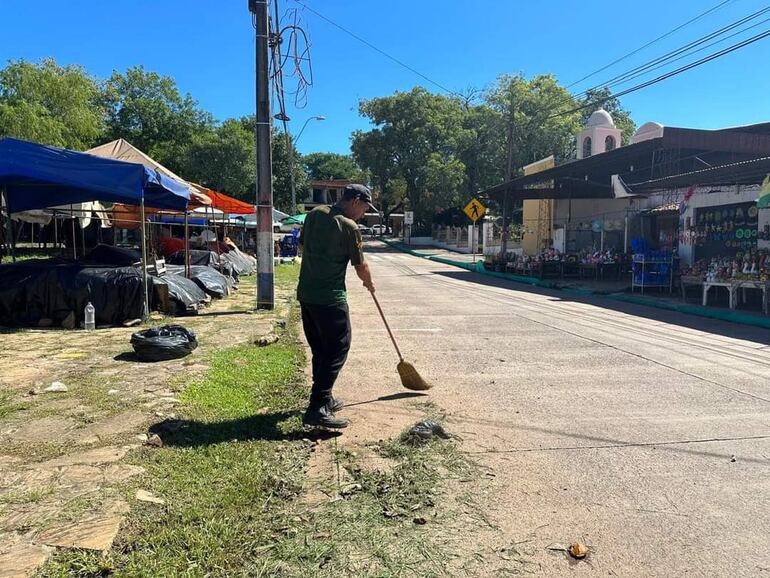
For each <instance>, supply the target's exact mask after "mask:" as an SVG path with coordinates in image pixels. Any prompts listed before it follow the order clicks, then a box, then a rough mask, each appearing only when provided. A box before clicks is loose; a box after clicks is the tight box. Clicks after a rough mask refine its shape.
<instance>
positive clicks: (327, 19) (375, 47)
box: [293, 0, 463, 98]
mask: <svg viewBox="0 0 770 578" xmlns="http://www.w3.org/2000/svg"><path fill="white" fill-rule="evenodd" d="M293 1H294V2H296V3H297V4H299V5H300V6H302V7H303V8H304V9H305V10H308V11H309V12H312V13H313V14H315V15H316V16H318V17H319V18H321V19H322V20H325V21H326V22H328V23H329V24H331V25H332V26H334V27H335V28H338V29H339V30H342V31H343V32H344V33H345V34H347V35H349V36H352V37H353V38H355V39H356V40H358V41H359V42H360V43H362V44H364V45H366V46H368V47H369V48H371V49H372V50H374V51H375V52H378V53H380V54H381V55H382V56H384V57H385V58H387V59H389V60H392V61H393V62H395V63H396V64H398V65H399V66H401V67H402V68H405V69H406V70H408V71H410V72H412V73H413V74H416V75H417V76H419V77H420V78H422V79H423V80H426V81H428V82H430V83H431V84H432V85H434V86H437V87H438V88H440V89H441V90H443V91H444V92H446V93H449V94H451V95H453V96H457V97H460V98H462V97H463V95H462V94H460V93H459V92H457V91H454V90H452V89H450V88H447V87H446V86H444V85H443V84H440V83H439V82H436V81H435V80H433V79H432V78H430V77H429V76H427V75H425V74H423V73H422V72H420V71H419V70H417V69H415V68H413V67H411V66H409V65H408V64H406V63H405V62H403V61H402V60H399V59H398V58H396V57H395V56H393V55H391V54H388V53H387V52H385V51H384V50H382V49H381V48H378V47H377V46H375V45H374V44H372V43H371V42H369V41H368V40H366V39H364V38H362V37H361V36H359V35H358V34H356V33H355V32H353V31H351V30H348V29H347V28H345V27H344V26H342V25H340V24H337V23H336V22H335V21H334V20H332V19H331V18H328V17H326V16H324V15H323V14H321V13H320V12H318V11H317V10H314V9H313V8H311V7H310V6H308V5H307V4H305V3H304V2H302V1H301V0H293Z"/></svg>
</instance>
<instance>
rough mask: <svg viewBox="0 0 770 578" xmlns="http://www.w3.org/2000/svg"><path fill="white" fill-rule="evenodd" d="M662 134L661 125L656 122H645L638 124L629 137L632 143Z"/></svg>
mask: <svg viewBox="0 0 770 578" xmlns="http://www.w3.org/2000/svg"><path fill="white" fill-rule="evenodd" d="M660 136H663V125H662V124H660V123H657V122H646V123H644V124H643V125H642V126H640V127H639V128H638V129H637V131H636V132H635V133H634V136H633V137H632V138H631V142H632V143H638V142H642V141H645V140H650V139H653V138H658V137H660Z"/></svg>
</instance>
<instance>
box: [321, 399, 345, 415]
mask: <svg viewBox="0 0 770 578" xmlns="http://www.w3.org/2000/svg"><path fill="white" fill-rule="evenodd" d="M326 406H327V407H328V408H329V410H330V411H331V412H332V413H337V412H338V411H340V410H341V409H342V408H343V407H345V402H344V401H342V400H341V399H336V398H334V397H333V398H332V399H331V401H330V402H329V403H327V404H326Z"/></svg>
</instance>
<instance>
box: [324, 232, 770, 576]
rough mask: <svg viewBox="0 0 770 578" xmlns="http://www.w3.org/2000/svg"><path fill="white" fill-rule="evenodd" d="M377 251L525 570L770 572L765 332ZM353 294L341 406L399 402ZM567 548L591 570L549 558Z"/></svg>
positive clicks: (368, 310)
mask: <svg viewBox="0 0 770 578" xmlns="http://www.w3.org/2000/svg"><path fill="white" fill-rule="evenodd" d="M368 251H369V261H370V263H371V266H372V268H373V274H374V278H375V281H376V283H377V287H378V296H379V297H380V300H381V302H382V305H383V307H384V308H385V310H386V312H388V314H389V316H390V318H391V319H392V322H393V326H394V331H395V333H396V334H397V335H398V337H399V338H400V339H401V341H402V343H403V349H404V351H405V353H406V355H407V357H408V358H410V359H412V360H415V361H416V362H417V366H418V367H419V369H420V371H421V372H422V373H423V374H425V375H427V376H430V378H431V379H432V380H433V381H435V382H436V383H437V385H436V387H435V388H434V389H433V390H432V391H431V399H433V400H434V401H435V402H436V403H437V404H439V405H440V406H442V407H443V408H446V409H447V410H449V411H450V414H451V415H450V418H449V423H450V424H451V428H453V429H454V431H457V432H460V433H461V435H462V437H463V440H464V442H463V450H464V451H467V452H469V454H471V455H472V457H473V458H474V459H476V460H478V461H479V463H480V464H481V465H482V466H483V467H485V468H490V469H491V471H492V472H493V473H494V474H495V475H494V478H493V483H491V484H490V485H489V488H488V492H489V493H490V496H488V497H490V498H491V500H490V501H489V504H490V512H489V515H490V516H491V519H492V520H494V525H497V526H499V527H500V534H501V535H503V536H507V539H508V540H509V544H510V543H513V542H517V541H522V542H524V541H526V546H527V548H528V550H527V552H528V556H529V557H530V558H531V560H532V561H533V562H534V564H533V565H531V566H527V570H528V571H533V570H534V571H535V573H536V574H539V575H544V576H562V575H564V576H708V577H714V576H764V575H766V576H770V548H769V547H768V536H770V331H767V330H761V329H752V328H747V327H743V326H739V325H735V324H729V323H721V322H715V321H711V320H703V319H699V318H695V317H690V316H685V315H679V314H673V313H669V312H664V311H660V310H653V309H648V308H645V307H641V306H634V305H629V304H619V303H614V302H609V301H606V302H605V301H600V300H594V299H592V298H575V297H571V296H568V295H564V294H560V293H558V292H550V291H547V290H539V289H538V290H533V289H530V288H528V287H525V286H523V285H518V284H512V283H507V282H505V281H500V280H496V279H491V278H486V277H483V276H479V275H476V274H473V273H469V272H465V271H463V270H460V269H457V268H453V267H449V266H445V265H441V264H438V263H433V262H431V261H428V260H425V259H420V258H417V257H413V256H409V255H405V254H402V253H398V252H394V251H392V250H391V249H389V248H387V247H386V246H384V245H381V244H378V243H370V244H369V246H368ZM349 286H350V289H351V290H350V293H351V298H350V301H351V310H352V312H353V314H352V317H353V325H354V344H353V349H352V351H351V355H350V359H349V362H348V366H347V367H346V369H345V371H344V373H343V377H342V378H341V383H340V387H339V392H340V393H341V394H342V395H344V396H346V397H347V398H348V400H349V401H351V402H356V401H358V402H361V401H364V400H365V399H369V398H371V397H372V396H374V397H376V396H377V394H378V393H379V394H383V393H391V392H392V391H393V378H392V377H391V376H392V375H393V364H394V361H393V351H392V350H391V349H390V344H389V342H387V341H386V340H387V337H386V335H385V333H384V331H383V329H382V327H381V325H380V324H379V322H378V319H377V316H376V315H377V313H376V310H375V309H374V307H373V306H372V304H371V300H370V299H369V298H368V295H367V294H366V292H365V291H364V290H363V288H360V287H359V283H358V282H357V281H356V279H355V277H351V278H350V279H349ZM404 407H405V406H399V405H398V404H393V403H388V402H375V403H373V404H372V403H368V404H365V405H361V406H359V408H355V407H353V408H350V412H351V413H350V415H351V417H352V418H353V419H354V420H356V419H358V423H355V424H354V427H353V428H351V430H349V433H348V434H347V435H348V436H351V435H352V436H354V437H363V438H366V437H367V436H368V437H372V436H376V435H379V436H380V437H383V435H388V434H390V433H394V432H392V431H389V430H388V428H389V427H390V429H391V430H392V429H393V428H394V427H398V426H400V425H402V422H404V421H405V420H408V419H409V416H408V414H407V413H406V410H405V409H403V408H404ZM357 409H358V411H357ZM364 409H365V411H364ZM399 416H401V417H399ZM363 419H365V420H366V422H367V423H366V424H362V423H360V422H361V420H363ZM396 431H397V430H396ZM733 456H734V460H733V459H732V457H733ZM574 540H582V541H584V542H585V543H587V544H588V545H589V546H590V548H591V551H592V554H591V556H590V562H589V563H585V562H583V563H580V564H570V563H569V561H568V560H567V559H566V558H565V557H564V556H563V555H562V554H559V553H554V552H551V551H549V550H548V549H547V547H548V546H549V545H552V544H555V543H556V544H569V543H570V542H571V541H574Z"/></svg>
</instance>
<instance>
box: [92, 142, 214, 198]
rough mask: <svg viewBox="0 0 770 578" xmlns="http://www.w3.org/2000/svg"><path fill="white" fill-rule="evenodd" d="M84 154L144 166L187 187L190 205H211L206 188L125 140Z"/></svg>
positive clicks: (100, 146)
mask: <svg viewBox="0 0 770 578" xmlns="http://www.w3.org/2000/svg"><path fill="white" fill-rule="evenodd" d="M86 152H87V153H88V154H90V155H96V156H98V157H105V158H110V159H117V160H120V161H126V162H129V163H137V164H140V165H144V166H145V167H147V168H149V169H153V170H155V171H158V172H159V173H160V174H162V175H165V176H167V177H169V178H172V179H174V180H176V181H179V182H180V183H183V184H185V185H187V187H188V189H189V190H190V203H191V204H192V205H198V206H202V205H210V204H211V199H210V198H209V196H208V194H207V189H206V188H204V187H201V186H200V185H196V184H195V183H191V182H189V181H186V180H184V179H183V178H182V177H180V176H179V175H177V174H176V173H174V172H172V171H170V170H169V169H167V168H166V167H164V166H163V165H162V164H160V163H159V162H157V161H156V160H155V159H153V158H151V157H150V156H148V155H147V154H145V153H143V152H142V151H140V150H139V149H138V148H136V147H135V146H134V145H132V144H131V143H130V142H128V141H127V140H125V139H122V138H119V139H118V140H114V141H112V142H108V143H105V144H103V145H99V146H98V147H94V148H92V149H89V150H87V151H86Z"/></svg>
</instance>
